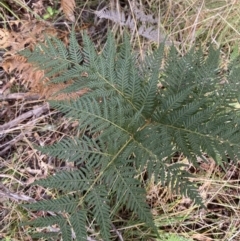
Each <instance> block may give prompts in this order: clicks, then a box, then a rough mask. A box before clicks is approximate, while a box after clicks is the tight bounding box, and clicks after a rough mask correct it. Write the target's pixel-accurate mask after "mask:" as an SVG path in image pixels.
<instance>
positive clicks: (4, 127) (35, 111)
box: [0, 103, 49, 135]
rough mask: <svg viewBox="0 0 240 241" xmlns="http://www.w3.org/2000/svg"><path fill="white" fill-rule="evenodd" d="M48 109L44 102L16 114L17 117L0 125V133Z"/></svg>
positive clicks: (2, 133)
mask: <svg viewBox="0 0 240 241" xmlns="http://www.w3.org/2000/svg"><path fill="white" fill-rule="evenodd" d="M48 110H49V104H48V103H46V104H44V105H43V106H40V107H38V108H36V109H33V110H30V111H28V112H26V113H24V114H22V115H20V116H18V117H17V118H15V119H14V120H12V121H9V122H8V123H6V124H3V125H1V126H0V135H4V134H6V132H7V131H6V130H8V129H10V128H13V127H14V126H17V125H18V124H19V123H21V122H22V121H24V120H26V119H28V118H29V117H31V116H36V117H38V116H40V115H41V114H43V113H44V112H46V111H48Z"/></svg>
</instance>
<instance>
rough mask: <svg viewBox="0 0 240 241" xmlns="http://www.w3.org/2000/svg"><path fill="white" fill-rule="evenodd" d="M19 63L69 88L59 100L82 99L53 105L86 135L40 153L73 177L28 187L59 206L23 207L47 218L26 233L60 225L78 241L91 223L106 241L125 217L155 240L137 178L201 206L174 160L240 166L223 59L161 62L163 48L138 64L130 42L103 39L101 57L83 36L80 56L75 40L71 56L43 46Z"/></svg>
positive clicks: (233, 79) (231, 89) (233, 99)
mask: <svg viewBox="0 0 240 241" xmlns="http://www.w3.org/2000/svg"><path fill="white" fill-rule="evenodd" d="M21 54H22V55H24V56H25V57H27V58H28V60H29V61H30V62H33V63H35V64H36V66H37V67H38V68H41V69H44V70H45V72H46V76H47V77H48V78H50V79H52V82H54V83H64V82H65V81H67V80H70V79H71V80H72V85H71V86H70V87H69V86H68V88H66V89H65V90H64V92H66V93H69V92H74V91H78V90H80V89H88V92H87V93H86V94H85V95H83V96H81V97H80V98H77V99H74V100H71V101H50V104H51V106H52V108H55V109H57V110H59V111H60V112H62V113H64V114H65V116H66V117H69V118H71V119H75V120H78V122H79V129H80V130H81V133H83V134H81V135H79V136H75V137H72V138H68V139H64V140H62V141H60V142H59V143H56V144H54V145H51V146H45V147H39V148H38V149H39V150H40V151H41V152H43V153H47V154H49V155H50V156H54V157H57V158H60V159H64V160H67V161H70V162H75V163H76V165H77V166H78V167H79V169H78V170H74V171H62V172H57V173H56V174H55V175H54V176H51V177H48V178H47V179H43V180H39V181H36V182H35V183H34V184H38V185H41V186H44V187H48V188H56V189H58V190H60V191H61V194H62V196H61V195H60V194H59V195H60V197H59V198H57V199H53V200H44V201H40V202H36V203H32V204H28V205H26V207H28V208H30V209H33V210H45V211H49V212H50V213H51V214H52V215H51V216H46V217H44V218H38V219H36V220H34V221H31V222H28V223H27V224H30V225H33V226H35V227H39V226H40V227H45V226H49V225H53V224H58V225H59V228H60V232H61V235H62V239H63V240H64V241H68V240H72V239H73V237H75V239H76V240H80V241H82V240H87V237H88V235H89V234H88V231H89V230H88V229H87V224H89V223H92V224H93V225H92V227H93V228H94V229H95V230H96V231H97V230H100V235H101V238H102V240H104V241H108V240H111V237H112V235H111V232H110V231H111V229H112V224H113V222H114V220H115V219H116V215H117V213H118V211H119V210H120V209H121V208H123V207H124V208H126V209H128V210H129V211H132V212H133V213H135V214H136V215H137V218H138V220H139V221H141V222H145V223H146V224H147V225H149V226H150V227H151V228H153V230H155V231H156V229H155V227H154V222H153V219H152V215H151V212H150V208H149V207H148V205H147V203H146V198H145V195H146V191H145V189H144V183H143V181H144V180H142V179H141V178H140V176H141V175H140V174H141V173H142V172H146V173H147V175H148V177H150V176H154V177H155V180H156V182H159V181H161V183H162V185H167V186H169V187H170V188H171V189H172V190H174V191H175V192H176V193H179V194H181V195H185V196H188V197H190V198H191V199H192V200H194V201H195V203H196V204H199V205H203V203H202V200H201V197H200V195H199V194H198V192H197V186H196V185H195V183H193V182H191V181H190V179H189V178H190V177H191V175H190V174H189V173H188V172H187V171H186V168H185V165H184V164H181V163H178V162H173V161H172V157H173V156H174V155H176V153H183V155H184V156H185V157H187V158H188V160H189V162H190V163H192V164H193V165H196V166H197V164H198V163H197V158H198V157H201V158H203V159H206V158H205V157H206V156H211V157H212V158H213V159H214V160H215V161H216V162H217V163H218V164H220V165H222V164H223V162H227V161H228V159H233V160H237V158H238V157H239V156H240V152H239V150H240V149H239V146H240V133H239V131H240V127H239V123H240V119H239V114H238V112H239V110H238V109H237V108H236V107H235V104H236V103H238V100H239V93H240V91H239V83H238V78H239V76H240V68H239V67H237V64H232V65H230V66H229V70H228V72H224V71H223V70H222V69H220V67H219V50H214V49H213V48H209V52H208V55H207V56H206V57H205V56H204V54H203V53H202V52H201V50H191V51H190V52H189V53H188V54H186V55H185V56H184V57H181V56H179V54H178V53H177V50H176V49H175V48H174V47H171V48H170V49H169V51H167V52H166V51H165V49H164V44H161V45H160V47H159V48H158V49H156V50H155V52H154V53H152V54H150V55H147V54H146V56H145V60H144V61H143V62H141V61H140V60H138V56H137V54H136V53H134V51H133V50H131V45H130V41H129V39H128V36H127V34H125V36H124V38H123V43H122V44H121V46H119V47H117V46H116V43H115V41H114V39H113V36H112V34H111V33H109V35H108V38H107V42H106V45H105V47H104V49H103V50H102V51H101V52H100V53H99V52H97V51H96V49H95V47H94V44H93V42H92V41H91V40H90V38H89V37H88V36H87V35H86V34H84V36H83V48H82V49H81V48H80V46H79V45H78V42H77V40H76V38H75V34H74V33H72V34H71V36H70V43H69V46H65V45H64V44H63V43H62V42H61V41H59V40H57V39H55V38H51V39H50V38H47V41H46V44H40V45H38V46H36V48H35V49H34V51H32V52H31V51H24V52H22V53H21ZM223 81H225V83H224V84H222V82H223ZM82 130H84V132H83V131H82ZM85 133H87V134H85ZM53 214H55V215H53ZM37 235H38V234H37ZM44 235H46V234H44ZM49 235H53V233H49ZM55 235H57V234H55Z"/></svg>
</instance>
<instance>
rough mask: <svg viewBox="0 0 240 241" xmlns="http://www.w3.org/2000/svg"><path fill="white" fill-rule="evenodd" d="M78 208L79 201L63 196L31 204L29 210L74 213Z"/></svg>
mask: <svg viewBox="0 0 240 241" xmlns="http://www.w3.org/2000/svg"><path fill="white" fill-rule="evenodd" d="M77 206H78V199H77V198H76V197H73V196H70V195H68V196H63V197H60V198H57V199H52V200H44V201H39V202H36V203H31V204H29V205H28V208H30V209H33V210H46V211H52V212H68V213H74V212H75V211H76V209H77Z"/></svg>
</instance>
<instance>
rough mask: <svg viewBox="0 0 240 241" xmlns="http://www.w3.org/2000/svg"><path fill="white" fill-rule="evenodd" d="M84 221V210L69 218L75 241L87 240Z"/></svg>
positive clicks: (85, 215)
mask: <svg viewBox="0 0 240 241" xmlns="http://www.w3.org/2000/svg"><path fill="white" fill-rule="evenodd" d="M86 219H87V211H86V210H79V211H77V212H75V213H73V214H72V215H71V216H70V223H71V225H72V227H73V230H74V232H75V235H76V240H77V241H86V240H87V230H86Z"/></svg>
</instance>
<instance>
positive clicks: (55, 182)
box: [34, 167, 93, 191]
mask: <svg viewBox="0 0 240 241" xmlns="http://www.w3.org/2000/svg"><path fill="white" fill-rule="evenodd" d="M89 173H90V171H89V170H87V169H86V168H83V167H82V168H81V169H80V170H75V171H71V172H69V171H62V172H58V173H56V174H55V175H54V176H51V177H49V178H48V179H41V180H38V181H36V182H34V184H35V185H41V186H43V187H49V188H56V189H60V190H63V191H78V190H82V191H84V190H87V189H88V188H89V186H90V185H89V184H90V183H91V182H93V180H92V181H91V178H92V177H91V175H89Z"/></svg>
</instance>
